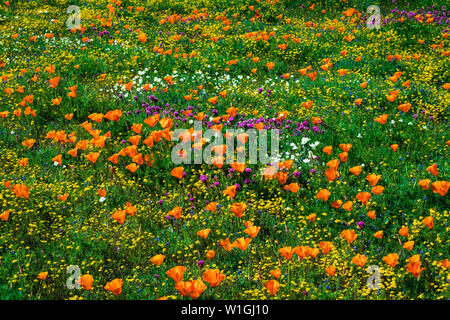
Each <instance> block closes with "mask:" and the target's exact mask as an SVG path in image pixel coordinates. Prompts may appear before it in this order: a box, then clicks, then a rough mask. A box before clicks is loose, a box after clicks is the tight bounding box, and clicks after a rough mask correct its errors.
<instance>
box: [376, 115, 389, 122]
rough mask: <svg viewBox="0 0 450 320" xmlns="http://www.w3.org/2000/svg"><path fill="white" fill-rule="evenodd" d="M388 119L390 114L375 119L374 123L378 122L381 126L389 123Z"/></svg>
mask: <svg viewBox="0 0 450 320" xmlns="http://www.w3.org/2000/svg"><path fill="white" fill-rule="evenodd" d="M388 117H389V115H388V114H383V115H381V116H379V117H376V118H375V119H374V121H375V122H378V123H380V124H386V121H387V119H388Z"/></svg>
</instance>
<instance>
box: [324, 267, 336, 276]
mask: <svg viewBox="0 0 450 320" xmlns="http://www.w3.org/2000/svg"><path fill="white" fill-rule="evenodd" d="M325 272H326V273H327V274H328V275H329V276H330V277H334V275H335V274H336V268H335V267H334V266H328V267H326V268H325Z"/></svg>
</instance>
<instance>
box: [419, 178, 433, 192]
mask: <svg viewBox="0 0 450 320" xmlns="http://www.w3.org/2000/svg"><path fill="white" fill-rule="evenodd" d="M430 182H431V180H430V179H422V180H420V181H419V186H421V187H422V189H423V190H428V189H429V188H430Z"/></svg>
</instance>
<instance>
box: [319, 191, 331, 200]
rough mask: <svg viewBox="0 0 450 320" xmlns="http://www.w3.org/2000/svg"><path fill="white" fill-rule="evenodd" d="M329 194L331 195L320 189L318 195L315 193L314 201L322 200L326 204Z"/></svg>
mask: <svg viewBox="0 0 450 320" xmlns="http://www.w3.org/2000/svg"><path fill="white" fill-rule="evenodd" d="M330 194H331V193H330V191H328V190H327V189H322V190H320V191H319V193H317V195H316V199H319V200H323V201H325V202H326V201H328V198H329V196H330Z"/></svg>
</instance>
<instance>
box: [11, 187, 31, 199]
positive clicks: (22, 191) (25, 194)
mask: <svg viewBox="0 0 450 320" xmlns="http://www.w3.org/2000/svg"><path fill="white" fill-rule="evenodd" d="M12 191H13V192H14V194H15V195H16V197H18V198H25V199H28V198H29V196H30V189H29V188H28V187H27V186H26V185H24V184H14V185H12Z"/></svg>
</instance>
